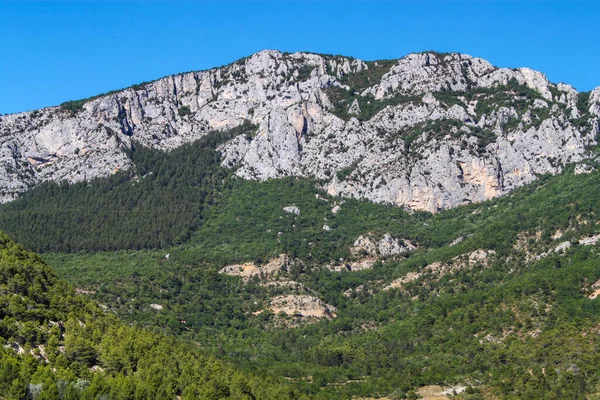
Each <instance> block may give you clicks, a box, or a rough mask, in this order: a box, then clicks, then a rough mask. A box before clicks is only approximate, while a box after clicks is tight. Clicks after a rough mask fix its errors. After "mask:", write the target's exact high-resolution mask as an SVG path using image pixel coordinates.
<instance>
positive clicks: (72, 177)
mask: <svg viewBox="0 0 600 400" xmlns="http://www.w3.org/2000/svg"><path fill="white" fill-rule="evenodd" d="M581 96H582V95H581V94H580V93H578V92H577V91H576V90H575V89H573V88H572V87H571V86H569V85H566V84H557V85H555V84H553V83H550V82H548V80H547V79H546V77H545V76H544V75H543V74H542V73H540V72H537V71H533V70H530V69H528V68H519V69H514V70H513V69H507V68H496V67H494V66H492V65H491V64H490V63H488V62H487V61H485V60H482V59H479V58H474V57H471V56H468V55H464V54H456V53H452V54H439V53H420V54H410V55H408V56H406V57H404V58H402V59H400V60H398V61H396V62H391V63H390V62H363V61H360V60H356V59H350V58H344V57H337V56H323V55H316V54H308V53H294V54H283V53H280V52H278V51H262V52H259V53H256V54H254V55H252V56H251V57H249V58H246V59H242V60H239V61H237V62H235V63H233V64H230V65H228V66H225V67H221V68H216V69H212V70H208V71H202V72H190V73H185V74H181V75H175V76H169V77H165V78H162V79H159V80H157V81H154V82H150V83H145V84H141V85H136V86H134V87H131V88H127V89H124V90H121V91H118V92H115V93H111V94H107V95H103V96H99V97H97V98H93V99H89V100H87V101H81V102H71V103H66V104H64V105H62V106H60V107H50V108H45V109H42V110H38V111H33V112H25V113H20V114H13V115H4V116H0V201H3V202H6V201H10V200H12V199H14V198H16V197H18V196H19V194H20V193H23V192H24V191H26V190H28V189H29V188H32V187H34V186H36V185H38V184H40V183H42V182H45V181H62V180H67V181H69V182H77V181H84V180H89V179H91V178H95V177H102V176H107V175H109V174H112V173H114V172H116V171H119V170H121V169H128V168H131V166H132V163H131V160H130V159H129V158H128V156H127V153H126V151H125V150H126V149H127V148H129V146H131V143H132V142H137V143H140V144H142V145H145V146H150V147H154V148H158V149H163V150H170V149H173V148H176V147H178V146H180V145H182V144H184V143H188V142H191V141H194V140H197V139H199V138H201V137H203V136H205V135H207V134H208V133H209V132H211V131H214V130H227V129H231V128H234V127H237V126H239V125H241V124H242V123H244V122H245V121H250V122H252V123H253V124H255V125H256V126H258V129H257V131H256V132H255V134H254V135H240V136H237V137H235V138H233V139H232V140H231V141H229V142H227V143H225V144H224V145H222V146H221V147H220V151H221V152H222V155H223V162H222V165H223V166H224V167H227V168H236V172H235V173H236V175H238V176H239V177H241V178H244V179H255V180H266V179H269V178H278V177H284V176H290V175H294V176H306V177H315V178H318V179H321V180H323V181H324V182H325V183H324V185H323V187H324V188H325V189H326V190H327V191H328V192H329V193H330V194H333V195H339V196H344V197H355V198H362V199H367V200H370V201H374V202H378V203H389V204H394V205H398V206H403V207H406V208H410V209H420V210H428V211H437V210H440V209H444V208H449V207H454V206H457V205H460V204H465V203H469V202H476V201H483V200H486V199H489V198H492V197H495V196H500V195H503V194H506V193H508V192H509V191H511V190H512V189H514V188H516V187H518V186H520V185H523V184H526V183H529V182H531V181H533V180H534V179H535V178H536V175H538V174H544V173H558V172H560V171H561V170H562V168H563V167H564V165H565V164H567V163H572V162H578V161H581V160H583V159H585V158H586V157H587V156H588V155H587V152H586V148H587V147H588V146H589V145H593V144H596V135H597V133H598V129H599V128H598V117H600V88H597V89H595V90H594V91H592V92H591V93H590V94H589V99H587V100H586V101H585V102H581V101H580V100H581V99H583V97H581ZM582 103H583V106H584V107H583V108H582V107H581V104H582Z"/></svg>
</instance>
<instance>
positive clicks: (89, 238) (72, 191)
mask: <svg viewBox="0 0 600 400" xmlns="http://www.w3.org/2000/svg"><path fill="white" fill-rule="evenodd" d="M255 129H256V127H254V126H252V125H251V124H249V123H245V124H243V125H241V126H240V127H238V128H235V129H232V130H230V131H226V132H212V133H211V134H209V135H207V136H206V137H205V138H203V139H200V140H198V141H196V142H194V143H190V144H185V145H183V146H181V147H179V148H177V149H175V150H172V151H170V152H165V151H161V150H153V149H149V148H145V147H143V146H141V145H138V144H133V145H132V146H131V148H130V149H128V152H127V154H128V156H129V157H130V159H131V162H132V163H133V165H134V168H133V169H132V170H128V171H118V172H116V173H115V174H113V175H111V176H109V177H107V178H102V179H99V178H98V179H94V180H91V181H89V182H79V183H75V184H68V183H66V182H60V183H56V182H47V183H45V184H43V185H40V186H39V187H37V188H35V189H33V190H30V191H28V192H26V193H25V194H24V195H23V196H22V197H21V198H20V199H19V200H18V201H15V202H12V203H8V204H6V205H4V206H3V207H1V208H0V227H2V229H4V231H5V232H7V233H9V234H10V235H11V236H12V237H14V238H16V239H17V240H18V241H19V242H20V243H23V244H24V245H26V246H27V247H28V248H30V249H32V250H34V251H63V252H74V251H80V250H87V251H99V250H118V249H141V248H153V247H154V248H156V247H163V246H167V245H172V244H174V243H181V242H183V241H186V240H187V239H188V238H189V235H190V232H192V231H194V230H195V229H197V228H198V227H199V226H200V224H201V218H202V213H203V211H204V210H205V208H206V207H208V206H210V205H211V204H212V203H214V202H215V200H216V198H217V197H218V196H219V195H220V192H221V191H222V189H223V183H224V179H226V178H227V177H228V176H229V175H230V173H229V172H228V171H226V170H225V169H223V168H221V167H220V165H219V163H220V161H221V157H220V154H219V152H218V151H217V150H216V147H217V145H219V144H220V143H223V142H224V141H225V140H227V139H231V138H232V137H235V136H237V135H245V134H248V135H250V134H252V133H253V132H254V130H255Z"/></svg>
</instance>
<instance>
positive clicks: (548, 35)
mask: <svg viewBox="0 0 600 400" xmlns="http://www.w3.org/2000/svg"><path fill="white" fill-rule="evenodd" d="M599 38H600V1H583V0H582V1H577V0H572V1H543V0H538V1H516V0H515V1H475V0H470V1H458V0H454V1H416V0H415V1H395V2H393V1H348V0H347V1H310V0H305V1H294V0H287V1H284V0H280V1H226V0H219V1H168V2H166V1H165V2H158V1H128V2H125V1H110V2H109V1H82V2H76V1H63V2H51V1H42V2H28V1H0V113H12V112H18V111H25V110H31V109H36V108H40V107H44V106H50V105H56V104H59V103H61V102H63V101H66V100H71V99H78V98H83V97H89V96H92V95H95V94H99V93H103V92H106V91H109V90H113V89H118V88H122V87H126V86H129V85H131V84H134V83H139V82H142V81H147V80H152V79H157V78H160V77H162V76H165V75H169V74H174V73H178V72H184V71H190V70H200V69H207V68H211V67H214V66H219V65H223V64H227V63H229V62H232V61H234V60H236V59H238V58H240V57H243V56H247V55H249V54H251V53H254V52H256V51H259V50H262V49H279V50H282V51H297V50H303V51H313V52H320V53H334V54H343V55H349V56H354V57H358V58H361V59H365V60H373V59H381V58H399V57H401V56H403V55H406V54H407V53H410V52H415V51H422V50H437V51H458V52H464V53H468V54H471V55H473V56H478V57H483V58H485V59H487V60H489V61H490V62H491V63H492V64H494V65H497V66H501V67H521V66H527V67H531V68H534V69H538V70H541V71H542V72H544V73H546V74H547V75H548V78H549V79H550V80H551V81H554V82H560V81H563V82H567V83H570V84H572V85H573V86H575V87H576V88H577V89H578V90H590V89H592V88H593V87H595V86H600V51H599V50H600V42H599Z"/></svg>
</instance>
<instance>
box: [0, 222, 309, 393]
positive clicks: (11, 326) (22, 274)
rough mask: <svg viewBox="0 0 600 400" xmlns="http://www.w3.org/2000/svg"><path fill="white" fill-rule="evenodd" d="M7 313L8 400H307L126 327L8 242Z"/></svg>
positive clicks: (1, 387) (2, 301) (4, 260)
mask: <svg viewBox="0 0 600 400" xmlns="http://www.w3.org/2000/svg"><path fill="white" fill-rule="evenodd" d="M0 305H1V307H0V318H1V319H0V340H1V341H2V344H3V347H2V348H0V396H1V397H2V398H6V399H97V398H107V399H134V398H135V399H158V398H163V399H166V398H174V397H175V396H179V397H181V398H183V399H198V398H203V399H222V398H235V399H243V398H265V399H266V398H271V399H280V398H300V396H299V395H298V394H297V393H295V392H294V390H293V389H292V388H291V387H288V385H285V384H281V383H276V382H275V381H274V380H273V379H268V378H260V377H256V376H250V375H246V374H242V373H240V372H237V371H235V370H234V369H233V368H232V367H231V366H229V365H227V364H226V363H224V362H222V361H217V360H216V359H214V357H211V356H208V355H205V354H203V353H202V351H201V350H200V349H198V347H196V346H194V345H193V344H188V343H186V342H183V341H181V340H177V339H174V338H171V337H166V336H163V335H161V334H157V333H152V332H149V331H145V330H141V329H137V328H132V327H128V326H126V325H123V324H121V323H119V322H118V321H117V319H116V318H114V317H113V316H111V315H106V314H105V312H104V311H103V310H102V309H101V308H100V307H99V306H98V305H97V304H95V303H94V302H92V301H91V300H89V299H87V298H85V297H83V296H82V295H78V294H76V293H75V291H74V290H73V288H72V287H71V286H69V285H68V284H66V283H65V282H64V281H61V280H59V279H57V278H56V277H55V275H54V274H53V273H52V271H50V269H49V268H48V267H47V266H46V265H45V264H44V262H43V261H42V260H41V258H39V257H38V256H36V255H35V254H32V253H29V252H27V251H25V250H24V249H23V248H22V247H20V246H19V245H16V244H15V243H13V242H11V241H10V240H9V239H8V238H7V237H6V236H5V235H4V234H0Z"/></svg>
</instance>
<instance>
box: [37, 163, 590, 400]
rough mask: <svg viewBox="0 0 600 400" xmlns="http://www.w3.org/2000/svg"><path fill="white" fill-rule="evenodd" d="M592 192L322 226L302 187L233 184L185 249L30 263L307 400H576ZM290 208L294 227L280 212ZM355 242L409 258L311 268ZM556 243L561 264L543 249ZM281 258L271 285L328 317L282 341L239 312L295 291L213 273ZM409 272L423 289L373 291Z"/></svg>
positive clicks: (549, 184) (553, 180) (391, 213)
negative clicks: (467, 261)
mask: <svg viewBox="0 0 600 400" xmlns="http://www.w3.org/2000/svg"><path fill="white" fill-rule="evenodd" d="M599 191H600V174H598V173H592V174H589V175H577V176H575V175H574V174H573V171H572V169H567V170H566V171H565V172H564V173H563V174H561V175H558V176H544V177H541V178H540V179H539V180H538V181H537V182H535V183H534V184H531V185H528V186H526V187H523V188H520V189H518V190H516V191H515V192H513V194H511V195H510V196H507V197H503V198H498V199H495V200H492V201H488V202H485V203H481V204H474V205H469V206H465V207H459V208H457V209H453V210H448V211H444V212H440V213H438V214H434V215H432V214H428V213H407V212H405V211H402V210H400V209H398V208H394V207H389V206H382V205H375V204H371V203H368V202H362V201H357V200H345V202H344V203H343V204H342V205H341V209H340V210H339V211H338V212H337V213H335V214H334V213H333V212H332V206H333V205H334V204H339V199H335V198H330V197H328V196H326V195H325V194H324V193H320V192H319V191H318V190H316V189H315V182H311V181H307V180H302V179H292V178H289V179H283V180H272V181H268V182H263V183H257V182H247V181H241V180H234V181H231V182H230V183H229V184H228V185H227V187H226V189H225V190H224V192H223V196H222V197H221V198H220V200H219V203H218V204H217V205H216V206H214V207H211V208H210V209H209V210H208V211H207V213H206V214H205V218H206V219H205V222H204V223H203V224H202V226H201V227H200V228H199V229H198V230H197V231H196V232H195V233H194V234H193V236H192V237H191V239H190V240H189V241H188V242H187V243H185V244H181V245H178V246H175V247H170V248H166V249H162V250H141V251H120V252H100V253H87V254H59V253H48V254H45V255H44V257H45V259H46V260H48V262H49V263H50V265H52V266H53V268H55V269H56V271H57V272H58V273H59V275H61V276H63V277H65V278H67V279H69V280H70V281H71V282H72V283H73V284H75V285H77V287H80V288H82V289H85V290H88V291H92V293H91V294H90V295H91V296H92V297H93V298H95V299H97V300H98V301H100V302H101V303H102V304H105V305H106V306H108V307H109V308H110V309H111V310H112V311H114V312H116V313H117V315H119V316H120V318H122V319H124V320H125V321H128V322H130V323H133V324H134V325H138V326H141V327H146V328H151V329H158V330H161V331H163V332H164V333H168V334H176V335H181V336H184V337H188V338H190V339H191V340H195V341H197V342H199V343H201V344H202V345H203V346H205V347H206V348H208V349H211V351H212V352H213V354H214V355H215V356H216V357H219V358H224V359H227V360H230V361H231V362H232V363H234V364H236V365H237V366H239V367H240V368H243V369H244V370H246V371H261V372H263V373H268V374H270V375H276V376H284V377H287V378H288V379H291V380H294V381H296V382H297V385H298V388H299V390H301V391H302V392H303V393H306V394H312V395H317V394H319V395H324V396H326V397H348V398H349V397H351V396H356V395H363V396H372V395H385V396H389V397H391V398H405V397H408V398H410V397H414V396H416V395H415V390H416V389H417V388H419V387H420V386H423V385H430V384H442V385H455V384H463V385H466V386H467V387H468V389H469V390H468V393H463V394H462V397H464V398H483V397H488V396H491V395H495V396H498V397H502V398H530V399H538V398H565V399H566V398H569V399H571V398H585V396H586V395H590V394H591V393H592V394H593V393H597V392H598V384H599V379H600V374H599V373H598V370H597V365H598V363H599V362H600V360H599V359H598V354H600V353H598V351H597V349H598V345H600V342H599V340H598V334H597V332H598V329H599V328H598V326H600V325H599V324H600V308H599V307H600V304H599V303H598V300H596V299H591V298H588V297H587V295H588V294H589V291H590V290H592V289H591V288H592V284H593V283H594V282H596V281H598V280H599V279H600V267H599V266H600V258H599V257H598V254H597V253H596V251H595V249H596V247H595V246H586V245H581V244H579V240H580V239H581V238H583V237H589V236H593V235H595V234H597V233H598V232H599V231H600V228H599V226H598V219H597V215H598V214H599V213H600V205H599V204H598V202H597V198H598V197H599V196H600V192H599ZM316 194H317V195H318V198H317V197H316V196H315V195H316ZM256 199H260V202H257V201H256ZM292 204H293V205H295V206H297V207H298V208H299V209H300V213H299V214H298V215H295V214H292V213H286V212H285V211H283V207H285V206H289V205H292ZM324 223H326V224H328V226H329V227H330V228H331V230H330V231H325V230H323V229H322V227H323V224H324ZM366 232H371V234H372V235H374V236H378V235H379V236H381V235H383V234H384V233H390V234H392V235H394V236H396V237H402V238H406V239H409V240H411V241H413V242H414V243H416V244H418V245H419V250H417V251H415V252H413V253H411V254H409V255H404V256H399V257H392V258H388V259H382V260H380V261H379V262H377V263H375V265H374V266H373V268H372V269H367V270H363V271H355V272H352V271H347V272H335V271H330V270H329V269H327V268H324V267H323V266H324V265H326V263H327V262H329V261H330V260H335V259H339V258H345V259H352V258H353V256H352V255H351V254H350V252H349V250H348V248H349V247H350V246H351V245H352V243H353V242H354V240H355V239H356V237H357V236H358V235H361V234H364V233H366ZM557 232H561V233H562V236H561V237H560V238H558V236H557ZM459 238H463V240H462V241H460V243H458V244H454V243H453V242H456V239H459ZM565 242H568V243H569V245H570V247H568V248H566V250H565V251H564V252H563V251H560V252H554V251H553V249H554V248H555V247H557V246H558V245H559V244H561V243H565ZM477 249H487V250H493V251H494V252H495V253H490V254H492V255H490V256H489V260H488V261H487V262H486V263H477V264H476V265H474V266H472V267H471V268H466V269H457V270H455V271H453V272H452V273H449V274H446V275H444V276H441V277H438V276H436V275H435V274H434V273H432V272H430V271H429V270H427V267H428V266H430V265H435V263H436V262H443V263H447V264H449V265H452V263H457V261H456V257H459V256H461V255H465V254H469V253H470V252H472V251H474V250H477ZM282 252H283V253H287V254H289V255H290V256H291V257H292V258H295V259H297V260H302V263H300V264H298V265H299V266H298V267H297V268H292V269H290V270H288V271H282V272H281V273H280V275H279V277H278V278H277V279H279V280H287V279H292V280H294V281H297V282H299V283H302V284H303V285H304V291H302V292H301V293H308V294H310V295H313V296H316V297H319V298H321V299H323V300H324V301H325V302H326V303H328V304H331V305H333V306H335V307H336V308H337V310H338V312H337V317H336V318H333V319H323V320H321V321H319V322H317V323H314V324H303V323H301V322H300V323H299V324H298V325H299V326H298V327H296V328H293V329H284V328H281V327H280V326H279V325H278V324H277V321H278V320H279V318H281V317H282V316H280V315H274V314H272V313H268V312H266V313H261V314H257V315H255V314H253V312H255V311H257V310H260V309H261V308H264V307H265V305H266V304H267V303H268V301H269V299H270V298H272V297H273V296H276V295H278V294H281V293H300V292H298V289H285V288H281V287H272V286H269V285H268V282H269V281H271V280H272V279H273V278H270V277H259V278H257V279H253V280H250V281H248V282H246V283H244V282H243V281H242V280H241V279H240V278H238V277H233V276H227V275H224V274H219V273H218V270H219V269H220V267H222V266H223V265H225V264H228V263H234V262H241V261H254V262H255V263H258V264H260V263H265V262H266V261H267V260H268V259H270V258H272V257H274V256H276V255H278V254H280V253H282ZM167 254H169V257H168V258H165V256H166V255H167ZM531 254H535V255H538V256H539V259H536V257H534V256H532V255H531ZM428 271H429V272H428ZM411 272H421V273H422V276H421V278H420V279H417V280H415V281H413V282H410V283H408V284H406V285H404V286H403V288H402V289H401V290H385V289H384V288H385V287H386V286H387V285H388V284H390V283H391V282H392V281H394V280H395V279H397V278H399V277H403V276H406V275H407V274H408V273H411ZM361 285H364V286H363V290H362V291H354V292H353V294H352V295H350V296H345V295H344V294H343V293H344V292H346V291H347V290H348V289H357V288H359V287H360V286H361ZM150 304H161V305H162V306H163V307H164V308H163V309H162V310H160V311H156V310H155V309H153V308H152V307H150ZM284 318H288V319H292V320H293V319H294V318H295V317H293V316H287V317H285V316H284ZM181 321H185V323H182V322H181Z"/></svg>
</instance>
